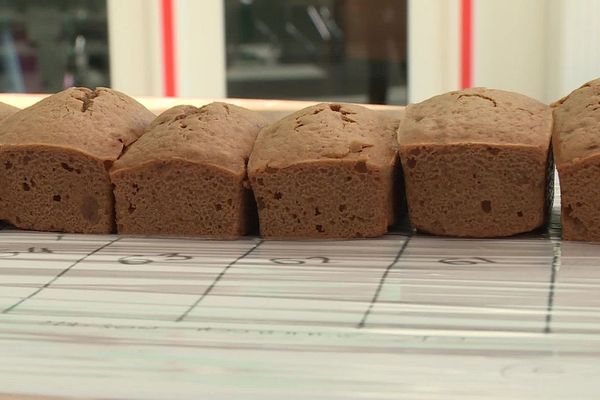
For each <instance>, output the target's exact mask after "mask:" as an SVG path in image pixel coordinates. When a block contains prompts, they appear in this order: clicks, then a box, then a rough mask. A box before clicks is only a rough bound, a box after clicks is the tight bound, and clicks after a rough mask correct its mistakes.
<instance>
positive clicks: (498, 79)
mask: <svg viewBox="0 0 600 400" xmlns="http://www.w3.org/2000/svg"><path fill="white" fill-rule="evenodd" d="M546 3H547V1H546V0H526V1H523V0H501V1H498V0H476V1H474V4H473V7H474V9H473V23H474V25H473V38H474V68H473V83H474V85H475V86H488V87H494V88H496V89H504V90H513V91H517V92H520V93H523V94H526V95H529V96H531V97H534V98H538V99H540V100H544V99H545V97H546V89H545V85H546V80H547V70H546V59H545V55H546V49H547V46H549V45H550V43H548V40H547V37H546V31H545V27H546V22H547V18H546Z"/></svg>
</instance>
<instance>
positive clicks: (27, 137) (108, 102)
mask: <svg viewBox="0 0 600 400" xmlns="http://www.w3.org/2000/svg"><path fill="white" fill-rule="evenodd" d="M153 118H154V115H153V114H152V113H151V112H150V111H148V110H147V109H146V108H144V107H143V106H142V105H141V104H139V103H137V102H136V101H135V100H133V99H132V98H130V97H128V96H126V95H124V94H123V93H120V92H117V91H114V90H110V89H105V88H99V89H96V90H90V89H87V88H71V89H67V90H65V91H63V92H60V93H57V94H54V95H52V96H49V97H47V98H45V99H44V100H42V101H40V102H38V103H36V104H34V105H32V106H31V107H28V108H25V109H23V110H21V111H19V112H17V113H15V114H13V115H11V116H9V117H8V118H6V119H5V120H4V121H2V123H0V220H5V221H8V222H10V223H11V224H13V225H15V226H16V227H19V228H24V229H34V230H45V231H61V232H83V233H110V232H112V231H113V225H114V215H113V214H114V212H113V194H112V185H111V182H110V179H109V175H108V170H109V169H110V167H111V165H112V163H113V162H114V161H115V160H116V159H117V158H118V157H119V156H120V155H121V153H122V151H123V149H124V148H125V147H126V146H127V145H129V144H131V143H133V142H134V141H135V140H137V138H138V137H139V136H141V135H142V133H143V132H144V130H145V128H146V127H147V126H148V124H149V123H150V122H151V121H152V119H153Z"/></svg>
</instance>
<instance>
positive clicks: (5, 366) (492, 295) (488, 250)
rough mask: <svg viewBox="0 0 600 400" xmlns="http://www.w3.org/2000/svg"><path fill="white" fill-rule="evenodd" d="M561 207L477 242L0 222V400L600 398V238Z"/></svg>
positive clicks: (401, 234) (402, 233)
mask: <svg viewBox="0 0 600 400" xmlns="http://www.w3.org/2000/svg"><path fill="white" fill-rule="evenodd" d="M557 218H558V209H556V208H555V210H554V215H553V221H552V223H551V224H550V227H549V228H548V229H545V230H541V231H539V232H535V233H531V234H527V235H521V236H517V237H513V238H507V239H485V240H483V239H481V240H469V239H450V238H439V237H431V236H426V235H417V234H413V233H411V232H410V231H407V230H402V229H400V230H398V231H397V232H394V233H393V234H390V235H387V236H385V237H382V238H378V239H371V240H348V241H295V242H291V241H269V240H262V239H260V238H255V237H249V238H244V239H241V240H236V241H207V240H200V239H187V238H181V239H174V238H146V237H126V236H116V235H108V236H94V235H71V234H64V235H63V234H53V233H33V232H22V231H15V230H11V229H4V230H1V231H0V359H1V360H2V362H1V363H0V393H6V395H5V396H6V397H2V395H1V394H0V399H4V398H7V399H8V398H10V399H20V398H22V399H30V398H35V399H38V398H45V397H43V396H49V397H50V399H52V398H53V397H52V396H55V398H69V399H70V398H77V399H197V398H198V395H200V394H210V396H211V398H212V399H221V398H256V399H281V398H283V397H284V396H285V398H294V399H295V398H298V399H300V398H302V399H305V398H328V399H349V398H369V399H373V398H381V399H386V398H390V399H391V398H393V399H445V400H447V399H507V398H510V399H533V398H544V399H559V398H567V397H568V398H573V399H597V398H598V394H599V393H600V382H598V379H595V378H597V377H598V376H599V375H600V363H598V362H597V360H598V356H600V335H598V334H599V333H600V246H598V245H594V244H588V243H575V242H561V240H560V239H559V237H560V231H559V225H558V221H557ZM17 395H20V396H23V397H17ZM39 396H42V397H39Z"/></svg>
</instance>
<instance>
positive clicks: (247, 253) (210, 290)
mask: <svg viewBox="0 0 600 400" xmlns="http://www.w3.org/2000/svg"><path fill="white" fill-rule="evenodd" d="M263 242H264V240H262V239H260V240H258V241H257V242H256V244H255V245H254V246H252V247H251V248H250V249H249V250H247V251H246V252H245V253H244V254H242V255H241V256H239V257H238V258H236V259H235V260H233V261H232V262H230V263H229V264H228V265H227V266H226V267H225V268H223V270H222V271H221V272H220V273H219V275H217V277H216V278H215V280H214V281H213V282H212V283H211V284H210V286H208V287H207V288H206V290H205V291H204V293H202V294H201V295H200V297H198V299H197V300H196V301H195V302H194V303H193V304H192V305H191V306H189V307H188V309H187V310H185V311H184V312H183V314H181V315H180V316H179V317H178V318H177V319H176V320H175V322H181V321H183V320H184V319H185V318H186V317H187V316H188V315H189V314H190V313H191V312H192V311H193V310H194V308H196V307H197V306H198V305H199V304H200V303H201V302H202V300H204V298H205V297H206V296H208V295H209V294H210V292H212V290H213V289H214V288H215V286H217V283H219V281H220V280H221V279H223V276H225V274H226V273H227V271H228V270H229V269H230V268H231V267H233V266H234V265H235V264H236V263H237V262H239V261H241V260H243V259H244V258H246V257H247V256H248V255H250V254H251V253H252V252H253V251H254V250H256V249H257V248H258V246H260V245H261V244H262V243H263Z"/></svg>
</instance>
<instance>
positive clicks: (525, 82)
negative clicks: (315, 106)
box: [0, 0, 600, 104]
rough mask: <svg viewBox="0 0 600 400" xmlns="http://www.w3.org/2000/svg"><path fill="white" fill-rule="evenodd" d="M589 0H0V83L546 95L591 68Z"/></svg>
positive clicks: (35, 87) (199, 92)
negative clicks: (490, 90)
mask: <svg viewBox="0 0 600 400" xmlns="http://www.w3.org/2000/svg"><path fill="white" fill-rule="evenodd" d="M599 20H600V0H577V1H572V0H570V1H569V0H527V1H523V0H202V1H199V0H0V91H2V92H27V93H50V92H55V91H58V90H61V89H62V88H64V87H68V86H72V85H83V86H91V87H94V86H112V87H114V88H116V89H119V90H123V91H125V92H127V93H129V94H132V95H144V96H180V97H203V98H215V97H226V96H228V97H238V98H266V99H311V100H324V101H325V100H330V101H349V102H360V103H384V104H385V103H387V104H406V103H407V102H414V101H420V100H423V99H425V98H427V97H430V96H432V95H435V94H438V93H441V92H445V91H448V90H453V89H458V88H461V87H466V86H489V87H495V88H500V89H507V90H516V91H519V92H522V93H525V94H528V95H530V96H532V97H535V98H538V99H540V100H542V101H546V102H549V101H553V100H556V99H558V98H559V97H561V96H563V95H565V94H567V93H568V92H569V91H571V90H572V89H574V88H575V87H577V86H579V85H581V84H582V83H584V82H585V81H587V80H590V79H593V78H596V77H600V24H598V22H597V21H599Z"/></svg>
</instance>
